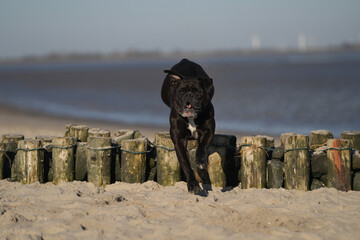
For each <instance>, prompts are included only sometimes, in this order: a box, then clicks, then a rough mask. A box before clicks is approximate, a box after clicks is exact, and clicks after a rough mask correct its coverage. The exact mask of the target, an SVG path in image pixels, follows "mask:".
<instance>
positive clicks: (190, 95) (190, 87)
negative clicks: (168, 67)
mask: <svg viewBox="0 0 360 240" xmlns="http://www.w3.org/2000/svg"><path fill="white" fill-rule="evenodd" d="M165 72H167V73H169V77H170V81H171V91H172V98H171V101H172V106H173V107H174V108H175V110H176V111H177V112H178V113H179V114H180V115H181V116H182V117H193V118H196V117H197V116H198V115H199V114H200V113H201V111H202V110H203V109H205V108H206V106H207V105H208V104H209V102H210V101H211V96H212V95H211V94H212V91H213V84H212V79H211V78H192V77H184V76H182V75H180V74H176V73H174V72H171V71H165Z"/></svg>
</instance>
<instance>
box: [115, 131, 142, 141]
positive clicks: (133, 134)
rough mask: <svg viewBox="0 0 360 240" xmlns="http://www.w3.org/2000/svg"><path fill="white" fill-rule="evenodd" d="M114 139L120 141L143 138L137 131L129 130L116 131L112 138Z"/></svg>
mask: <svg viewBox="0 0 360 240" xmlns="http://www.w3.org/2000/svg"><path fill="white" fill-rule="evenodd" d="M116 137H120V138H122V139H138V138H144V136H143V135H142V134H141V133H140V131H139V130H130V129H123V130H118V131H117V132H115V134H114V138H116Z"/></svg>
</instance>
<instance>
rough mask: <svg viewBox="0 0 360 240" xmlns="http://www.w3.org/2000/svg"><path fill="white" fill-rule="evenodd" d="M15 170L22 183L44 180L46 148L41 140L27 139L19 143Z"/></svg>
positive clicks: (41, 181)
mask: <svg viewBox="0 0 360 240" xmlns="http://www.w3.org/2000/svg"><path fill="white" fill-rule="evenodd" d="M15 162H16V165H14V166H16V167H15V168H14V172H15V173H16V176H17V180H18V181H20V182H21V183H24V184H25V183H34V182H40V183H43V182H44V148H42V147H41V142H40V140H33V139H25V140H21V141H19V143H18V148H17V154H16V156H15Z"/></svg>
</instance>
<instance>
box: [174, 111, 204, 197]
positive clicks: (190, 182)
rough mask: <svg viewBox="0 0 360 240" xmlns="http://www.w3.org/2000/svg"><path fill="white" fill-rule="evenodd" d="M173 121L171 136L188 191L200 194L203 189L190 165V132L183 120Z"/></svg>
mask: <svg viewBox="0 0 360 240" xmlns="http://www.w3.org/2000/svg"><path fill="white" fill-rule="evenodd" d="M172 119H173V121H171V122H170V125H171V128H170V136H171V139H172V141H173V143H174V146H175V152H176V156H177V158H178V161H179V164H180V167H181V170H182V171H183V173H184V175H185V178H186V182H187V187H188V191H189V192H192V193H195V194H198V193H200V192H201V191H202V189H201V187H200V185H199V182H198V181H197V180H196V178H195V174H194V172H193V170H192V168H191V165H190V160H189V153H188V150H187V138H188V136H187V132H188V130H187V129H186V122H183V121H181V119H177V120H175V119H174V118H172Z"/></svg>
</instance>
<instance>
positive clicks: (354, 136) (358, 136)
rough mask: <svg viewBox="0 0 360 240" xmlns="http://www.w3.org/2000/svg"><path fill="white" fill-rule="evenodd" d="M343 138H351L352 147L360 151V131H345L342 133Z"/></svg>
mask: <svg viewBox="0 0 360 240" xmlns="http://www.w3.org/2000/svg"><path fill="white" fill-rule="evenodd" d="M341 138H342V139H349V140H351V141H350V147H351V148H352V149H353V150H358V151H360V131H345V132H342V133H341Z"/></svg>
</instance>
